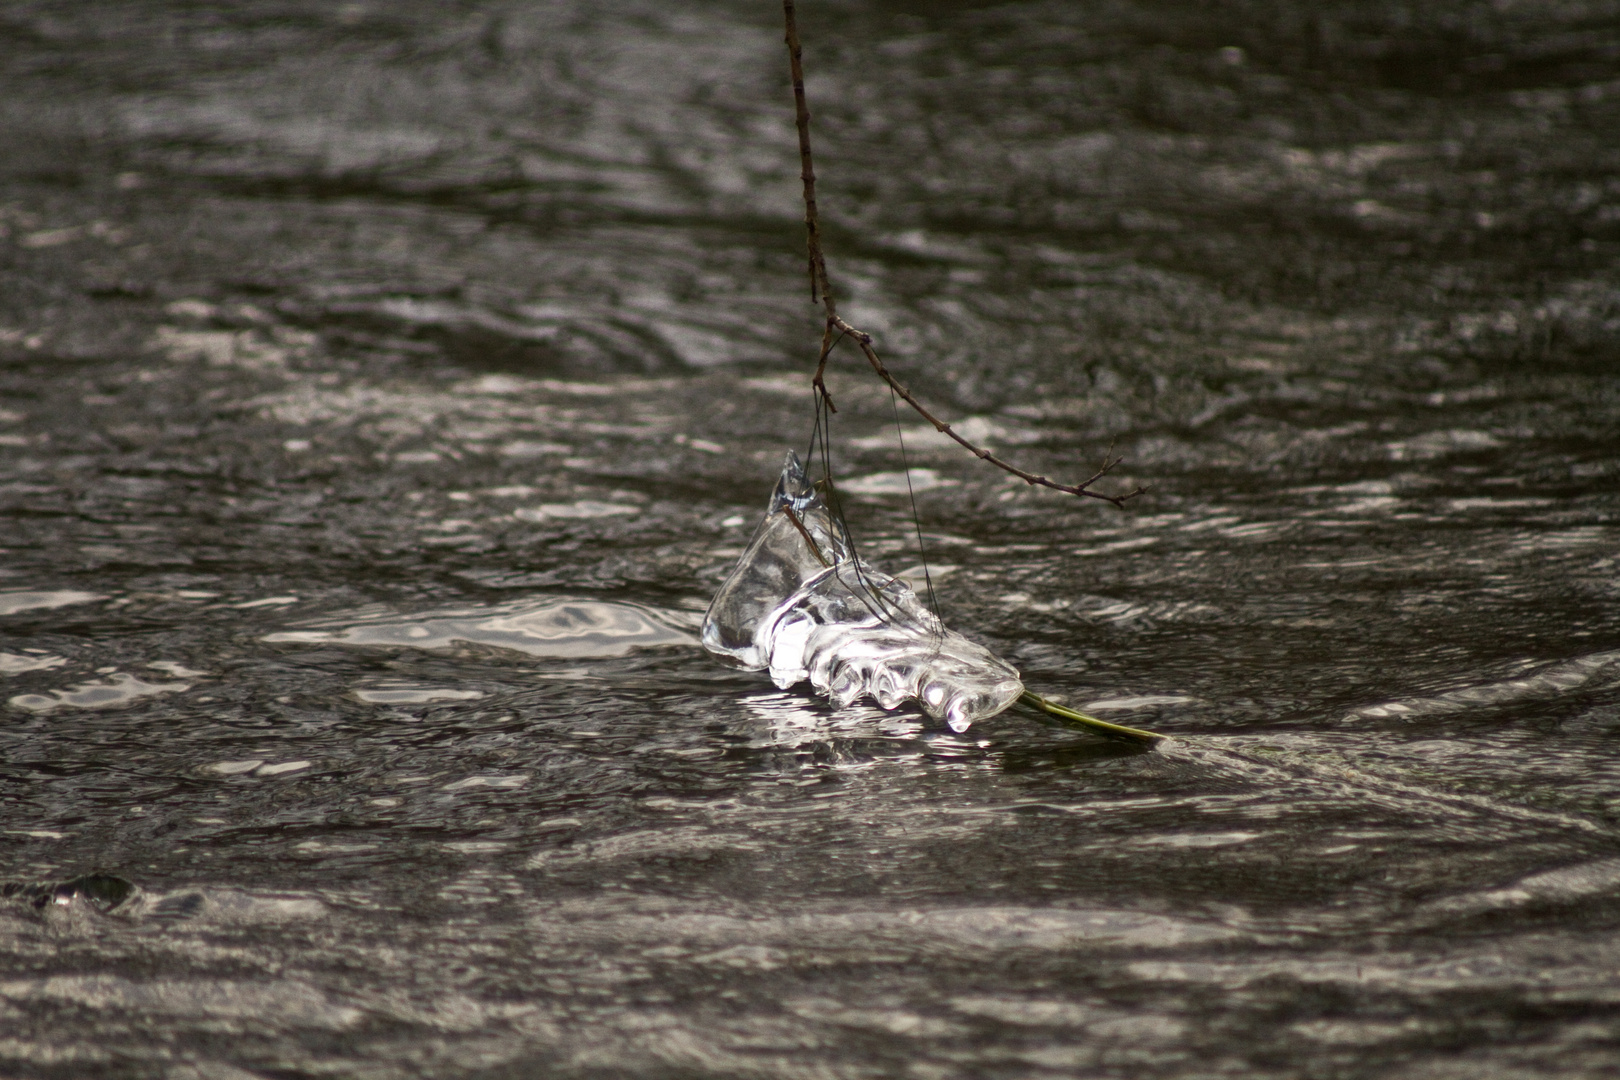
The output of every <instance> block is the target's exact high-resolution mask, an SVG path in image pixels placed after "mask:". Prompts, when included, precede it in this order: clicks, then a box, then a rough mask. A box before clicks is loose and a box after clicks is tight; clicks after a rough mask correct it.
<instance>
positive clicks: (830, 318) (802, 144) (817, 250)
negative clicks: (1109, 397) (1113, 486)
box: [782, 0, 1147, 508]
mask: <svg viewBox="0 0 1620 1080" xmlns="http://www.w3.org/2000/svg"><path fill="white" fill-rule="evenodd" d="M782 15H783V17H784V19H785V20H786V23H787V35H786V41H787V48H788V65H789V68H790V69H791V71H792V74H793V106H794V115H795V118H796V119H797V121H798V126H799V163H800V170H799V177H800V179H802V180H803V181H804V228H805V233H806V235H807V238H808V250H809V270H810V300H811V302H812V303H816V302H819V303H820V304H821V305H822V306H823V307H824V308H825V309H826V312H827V326H826V330H825V331H824V332H823V333H822V336H821V356H820V358H819V360H818V361H817V363H816V374H815V377H814V378H813V379H812V380H811V385H812V386H814V387H815V390H816V393H817V394H818V395H820V398H821V400H822V401H824V402H825V403H826V405H827V408H828V410H829V411H831V412H837V411H838V410H837V409H835V408H833V403H832V397H831V396H830V395H828V393H827V384H826V382H825V379H824V376H825V375H826V371H827V357H828V355H829V354H830V353H831V352H832V348H833V346H834V345H835V344H837V342H838V338H836V337H834V334H833V332H834V331H837V333H838V335H839V336H842V335H845V334H847V335H848V336H849V337H851V338H853V339H854V340H855V343H856V344H857V345H859V346H860V350H861V352H862V353H864V354H865V356H866V359H867V361H868V362H869V363H870V364H871V365H872V370H874V371H876V372H877V374H878V377H879V378H880V379H882V380H883V381H884V382H885V383H887V384H888V385H889V387H890V389H892V390H893V391H894V392H895V393H896V394H898V395H900V397H901V398H902V399H903V400H904V401H905V403H906V404H907V405H910V406H911V407H912V408H913V409H915V410H916V411H917V413H918V415H920V416H921V417H922V418H923V419H924V420H927V421H928V422H929V423H930V424H933V425H934V430H936V431H939V432H941V433H943V434H945V435H948V436H950V437H951V438H952V439H953V440H955V441H956V442H957V443H958V444H959V445H961V446H962V447H963V448H965V449H966V450H967V451H968V452H969V453H971V454H973V455H974V456H975V457H977V458H979V460H981V461H985V462H988V463H990V464H991V465H994V466H995V467H996V468H998V469H1001V470H1003V471H1004V472H1008V473H1011V474H1012V475H1013V476H1016V477H1018V478H1019V479H1020V480H1022V481H1024V482H1025V483H1026V484H1032V485H1035V486H1038V487H1046V488H1051V489H1052V490H1053V491H1061V492H1064V493H1065V494H1069V495H1084V496H1085V497H1087V498H1091V499H1101V500H1102V501H1103V502H1107V503H1112V504H1113V505H1115V506H1117V507H1121V508H1123V507H1124V505H1125V501H1126V500H1127V499H1133V498H1135V497H1136V496H1138V495H1141V494H1143V493H1144V492H1146V491H1147V489H1146V488H1144V487H1140V486H1138V487H1136V488H1133V489H1132V490H1130V491H1127V492H1124V493H1123V494H1114V495H1110V494H1108V493H1107V492H1102V491H1093V490H1091V485H1092V484H1094V483H1096V482H1097V481H1098V480H1100V479H1102V477H1104V476H1106V475H1107V474H1108V473H1109V471H1110V470H1112V469H1113V468H1114V466H1116V465H1118V464H1119V463H1120V461H1121V460H1122V459H1121V458H1116V457H1113V456H1112V455H1111V454H1104V455H1103V463H1102V466H1101V467H1100V468H1098V469H1097V471H1096V472H1095V473H1093V474H1092V475H1091V476H1090V477H1089V478H1087V479H1086V480H1085V481H1084V482H1082V483H1079V484H1060V483H1058V482H1057V481H1056V480H1052V479H1049V478H1047V477H1045V476H1039V475H1037V474H1035V473H1032V472H1025V471H1024V470H1023V469H1020V468H1018V467H1017V466H1016V465H1013V464H1012V463H1011V462H1008V461H1003V460H1002V459H1001V458H999V457H997V456H996V455H995V454H993V453H991V452H990V451H989V450H986V449H984V448H983V447H980V446H975V445H974V444H973V443H972V442H970V441H968V440H967V439H965V438H963V437H962V436H961V435H960V434H958V433H957V432H956V431H955V430H954V429H952V427H951V425H949V424H947V423H946V422H945V421H943V420H941V419H940V418H939V417H937V416H935V415H934V414H933V413H932V412H929V411H928V409H927V408H926V407H925V406H924V405H923V404H922V402H920V401H918V400H917V399H916V398H915V397H913V396H912V395H911V391H909V390H907V389H906V388H905V387H904V386H902V385H900V382H899V380H897V379H896V378H895V377H894V376H893V375H891V374H889V369H888V368H886V367H884V366H883V361H882V360H881V359H879V358H878V354H877V351H876V350H875V349H873V348H872V336H871V335H870V334H866V333H862V332H861V331H859V330H857V329H855V328H854V327H853V326H851V325H849V323H847V322H845V321H844V320H843V319H842V318H840V317H839V315H838V305H837V303H835V302H834V300H833V294H832V288H831V287H830V286H829V285H828V284H827V261H826V259H825V258H823V256H822V254H821V223H820V220H819V217H818V215H817V213H816V170H815V167H814V165H813V163H812V161H811V157H810V106H809V104H808V103H807V102H806V100H805V96H804V54H803V49H802V48H801V47H800V45H799V27H798V21H797V19H796V18H795V14H794V9H793V0H782Z"/></svg>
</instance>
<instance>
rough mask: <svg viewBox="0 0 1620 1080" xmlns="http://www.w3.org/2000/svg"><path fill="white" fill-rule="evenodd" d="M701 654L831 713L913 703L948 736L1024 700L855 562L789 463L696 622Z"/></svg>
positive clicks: (996, 662) (1005, 667) (994, 667)
mask: <svg viewBox="0 0 1620 1080" xmlns="http://www.w3.org/2000/svg"><path fill="white" fill-rule="evenodd" d="M703 647H704V648H705V649H707V650H708V651H709V652H711V653H713V654H714V655H715V656H718V657H720V658H721V659H722V660H725V661H727V662H729V663H733V664H735V665H737V666H738V667H742V668H746V669H748V670H750V671H758V670H760V669H762V668H763V669H768V670H769V671H770V674H771V680H772V681H773V682H775V683H776V685H777V686H779V687H781V688H782V689H784V690H785V689H787V688H788V687H790V686H793V685H795V684H797V683H800V682H803V681H804V680H806V679H808V680H810V685H811V686H813V687H815V689H816V690H818V691H820V692H821V693H823V694H825V695H827V696H828V697H829V698H831V699H832V701H833V702H834V704H836V705H837V706H838V707H839V708H843V707H844V706H846V705H849V704H850V703H852V702H854V701H855V700H856V699H857V698H860V697H862V696H869V697H871V698H873V699H874V700H875V701H876V702H877V703H878V704H879V705H881V706H883V707H884V708H885V709H893V708H895V707H896V706H898V705H899V704H900V703H901V702H903V701H907V700H915V701H916V702H917V703H918V704H920V705H921V706H922V708H923V710H924V711H925V712H927V713H928V715H930V716H932V717H934V718H936V719H942V720H944V721H945V722H946V723H947V724H949V725H950V727H951V729H952V730H953V731H966V730H967V729H968V727H969V725H971V724H972V723H973V722H974V721H975V720H982V719H984V718H985V717H987V716H994V715H995V714H996V713H998V712H1000V711H1001V710H1003V709H1005V708H1006V707H1007V706H1009V705H1011V704H1012V703H1013V702H1014V701H1015V700H1017V698H1018V695H1019V694H1020V693H1022V692H1023V689H1024V687H1023V684H1022V683H1021V682H1020V681H1019V679H1018V672H1017V671H1015V670H1014V669H1013V667H1012V666H1011V665H1010V664H1008V663H1007V662H1006V661H1005V660H1003V659H1001V658H1000V657H999V656H997V655H996V654H994V653H992V652H991V651H990V650H989V649H986V648H985V647H984V646H983V645H979V644H976V643H974V642H972V641H969V640H968V639H967V638H965V637H963V636H962V635H961V634H958V633H955V632H953V631H951V630H947V629H946V628H945V625H944V624H943V623H941V622H940V621H939V618H938V617H937V616H936V615H934V613H933V612H932V611H929V610H928V609H927V608H926V607H924V606H923V604H922V603H921V602H920V601H919V600H918V599H917V595H916V593H914V592H912V590H911V587H910V586H909V585H907V584H906V583H905V582H903V581H900V580H898V579H896V578H892V577H890V576H889V575H887V574H885V573H883V572H881V571H879V570H875V569H873V568H872V567H871V566H868V565H867V564H866V563H865V562H863V561H861V560H860V559H859V558H857V557H856V556H855V555H854V553H853V550H852V548H851V545H850V543H849V537H848V535H847V534H846V533H845V532H844V530H843V528H842V527H841V526H840V525H839V524H838V522H837V521H836V520H835V519H834V517H833V515H832V514H831V513H829V512H828V509H827V506H826V504H825V502H824V501H823V500H822V497H821V493H820V492H819V491H817V490H816V488H815V487H814V486H812V485H811V483H810V481H809V479H808V478H807V477H806V476H805V473H804V466H803V465H801V464H800V463H799V458H798V455H796V454H793V453H791V452H789V454H788V456H787V461H786V462H785V463H784V464H783V466H782V476H781V479H779V480H778V481H777V483H776V490H775V491H773V492H772V493H771V502H770V508H769V510H768V511H767V512H766V514H765V520H764V521H763V522H761V523H760V526H759V528H758V529H757V530H755V532H754V536H753V539H752V540H750V541H749V543H748V549H747V550H746V551H744V552H743V556H742V559H741V560H739V561H738V563H737V566H736V568H735V569H733V570H732V571H731V576H730V577H728V578H726V581H725V584H723V585H721V586H720V591H719V592H718V593H716V594H715V597H714V602H713V603H711V604H710V605H709V612H708V614H707V615H706V616H705V617H704V619H703Z"/></svg>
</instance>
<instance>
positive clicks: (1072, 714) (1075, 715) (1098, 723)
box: [1018, 690, 1165, 746]
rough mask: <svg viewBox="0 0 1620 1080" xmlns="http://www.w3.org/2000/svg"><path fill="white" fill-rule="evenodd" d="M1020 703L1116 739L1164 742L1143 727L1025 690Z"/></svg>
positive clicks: (1020, 697)
mask: <svg viewBox="0 0 1620 1080" xmlns="http://www.w3.org/2000/svg"><path fill="white" fill-rule="evenodd" d="M1018 700H1019V702H1020V703H1022V704H1024V705H1028V706H1029V707H1030V708H1032V709H1038V710H1039V711H1041V712H1043V713H1046V714H1047V715H1048V716H1055V717H1057V718H1058V719H1059V720H1066V721H1068V722H1069V724H1071V725H1076V724H1077V725H1079V726H1081V727H1084V728H1088V729H1090V730H1092V731H1095V732H1097V733H1098V734H1099V735H1108V736H1111V737H1113V738H1116V739H1130V740H1131V741H1132V742H1139V743H1146V744H1147V745H1148V746H1152V745H1154V744H1155V743H1160V742H1163V741H1164V739H1165V736H1163V735H1159V734H1157V733H1155V732H1152V731H1143V730H1142V729H1141V728H1133V727H1126V726H1125V725H1123V724H1110V723H1109V722H1108V721H1107V720H1099V719H1097V718H1096V717H1095V716H1087V715H1086V714H1085V713H1083V712H1076V711H1075V710H1073V709H1070V708H1067V707H1066V706H1063V705H1059V704H1058V703H1057V702H1055V701H1047V700H1046V699H1045V698H1043V697H1041V695H1039V694H1036V693H1032V692H1030V691H1028V690H1025V691H1024V692H1023V693H1022V694H1020V695H1019V696H1018Z"/></svg>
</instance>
